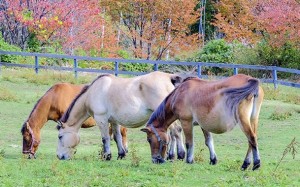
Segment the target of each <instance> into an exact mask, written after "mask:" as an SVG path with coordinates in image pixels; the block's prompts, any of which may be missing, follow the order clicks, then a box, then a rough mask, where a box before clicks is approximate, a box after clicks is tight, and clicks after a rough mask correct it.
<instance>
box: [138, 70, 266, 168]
mask: <svg viewBox="0 0 300 187" xmlns="http://www.w3.org/2000/svg"><path fill="white" fill-rule="evenodd" d="M263 96H264V93H263V90H262V88H261V87H260V86H259V81H258V80H257V79H254V78H252V77H250V76H246V75H242V74H239V75H235V76H232V77H229V78H226V79H224V80H219V81H205V80H201V79H199V78H187V79H185V80H184V81H183V83H182V84H181V85H179V86H178V87H177V88H176V89H175V90H174V91H173V92H171V93H170V94H169V95H168V96H167V97H166V98H165V99H164V101H163V102H162V103H161V104H160V105H159V107H158V108H157V109H156V110H155V111H154V112H153V114H152V115H151V117H150V119H149V121H148V122H147V125H146V127H145V128H143V129H141V130H142V131H144V132H146V133H147V140H148V142H149V144H150V148H151V155H152V161H153V162H154V163H162V162H164V156H165V152H166V142H168V136H167V134H166V130H167V128H168V127H169V125H170V124H171V123H172V122H173V121H175V120H177V119H179V120H180V122H181V126H182V128H183V131H184V134H185V139H186V149H187V157H186V162H187V163H193V161H194V156H193V152H194V142H193V123H198V124H199V125H200V126H201V128H202V131H203V134H204V137H205V144H206V145H207V147H208V148H209V151H210V164H212V165H214V164H216V163H217V156H216V153H215V150H214V143H213V138H212V134H211V133H216V134H220V133H224V132H227V131H230V130H231V129H233V127H234V126H235V125H236V124H239V125H240V127H241V129H242V131H243V132H244V134H245V135H246V137H247V139H248V144H249V146H248V151H247V154H246V158H245V160H244V163H243V165H242V169H243V170H245V169H247V167H248V166H249V165H250V163H251V156H253V168H252V169H253V170H255V169H257V168H259V167H260V156H259V151H258V144H257V128H258V117H259V112H260V108H261V104H262V101H263ZM251 154H252V155H251Z"/></svg>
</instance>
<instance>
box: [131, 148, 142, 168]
mask: <svg viewBox="0 0 300 187" xmlns="http://www.w3.org/2000/svg"><path fill="white" fill-rule="evenodd" d="M130 153H131V154H130V155H131V157H130V159H131V166H133V167H139V166H140V162H141V157H140V156H138V154H137V150H136V146H135V145H132V146H131V148H130Z"/></svg>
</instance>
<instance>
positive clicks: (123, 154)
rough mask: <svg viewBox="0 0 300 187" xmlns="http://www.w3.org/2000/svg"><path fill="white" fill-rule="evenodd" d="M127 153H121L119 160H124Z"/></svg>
mask: <svg viewBox="0 0 300 187" xmlns="http://www.w3.org/2000/svg"><path fill="white" fill-rule="evenodd" d="M125 156H126V154H125V152H124V153H119V155H118V158H117V160H119V159H120V160H122V159H123V158H125Z"/></svg>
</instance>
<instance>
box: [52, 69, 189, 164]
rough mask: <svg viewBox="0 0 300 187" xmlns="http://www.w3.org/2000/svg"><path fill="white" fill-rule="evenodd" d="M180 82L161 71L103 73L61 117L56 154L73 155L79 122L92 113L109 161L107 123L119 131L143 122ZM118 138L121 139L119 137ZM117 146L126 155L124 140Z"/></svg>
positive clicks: (120, 156) (183, 151)
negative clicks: (134, 74)
mask: <svg viewBox="0 0 300 187" xmlns="http://www.w3.org/2000/svg"><path fill="white" fill-rule="evenodd" d="M181 81H182V77H181V76H179V75H174V74H169V73H163V72H158V71H156V72H151V73H148V74H145V75H141V76H137V77H132V78H121V77H116V76H114V75H111V74H104V75H100V76H99V77H97V78H96V79H95V80H94V81H93V82H92V83H91V84H90V85H88V86H85V88H84V89H83V90H82V91H81V93H80V94H79V95H78V96H77V97H76V98H75V99H74V100H73V102H72V104H71V105H70V106H69V108H68V110H67V112H65V113H64V115H63V116H62V118H61V119H60V121H59V123H58V126H57V127H58V131H59V136H58V138H59V140H58V146H57V157H58V158H59V159H61V160H64V159H70V158H71V156H72V155H73V154H74V153H75V147H76V146H77V145H78V144H79V140H80V138H79V134H78V131H79V128H80V124H81V123H82V122H83V121H84V120H86V119H87V118H88V117H89V116H93V117H94V119H95V120H96V122H97V125H98V126H99V128H100V132H101V136H102V142H103V158H104V159H106V160H110V159H111V150H110V138H109V134H108V123H111V125H112V128H113V129H114V130H115V131H116V132H118V128H119V126H118V124H122V125H123V126H125V127H127V128H137V127H140V126H142V125H144V124H145V123H146V122H147V120H148V118H149V117H150V115H151V113H152V112H153V111H154V110H155V109H156V108H157V107H158V105H159V104H160V103H161V102H162V101H163V99H164V98H165V97H166V96H167V95H168V94H169V93H170V92H171V91H172V90H174V88H175V85H176V84H178V83H180V82H181ZM173 130H176V128H174V129H173ZM116 139H117V141H118V142H120V137H116ZM181 142H182V141H181ZM180 145H181V146H180ZM117 146H118V158H123V157H124V156H125V152H124V149H123V146H122V144H121V143H117ZM177 148H179V150H177V151H178V155H182V156H181V158H182V159H183V158H184V155H185V150H184V147H183V145H182V143H181V144H179V145H177Z"/></svg>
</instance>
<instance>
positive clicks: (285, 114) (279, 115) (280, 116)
mask: <svg viewBox="0 0 300 187" xmlns="http://www.w3.org/2000/svg"><path fill="white" fill-rule="evenodd" d="M292 115H293V112H292V111H286V110H282V109H280V108H276V109H275V111H274V112H273V113H272V114H271V116H270V117H269V119H271V120H278V121H283V120H286V119H288V118H290V117H291V116H292Z"/></svg>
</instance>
